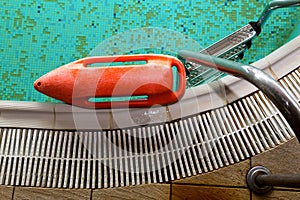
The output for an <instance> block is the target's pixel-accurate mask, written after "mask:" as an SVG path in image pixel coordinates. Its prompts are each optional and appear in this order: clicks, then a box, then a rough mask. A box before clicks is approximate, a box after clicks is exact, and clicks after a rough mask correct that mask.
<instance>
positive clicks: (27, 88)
mask: <svg viewBox="0 0 300 200" xmlns="http://www.w3.org/2000/svg"><path fill="white" fill-rule="evenodd" d="M266 3H267V1H259V0H248V1H242V0H224V1H194V0H172V1H168V0H161V1H148V0H126V1H125V0H111V1H109V0H103V1H92V0H74V1H63V0H27V1H25V0H14V1H4V0H1V1H0V30H1V32H0V41H1V43H0V53H1V60H0V77H1V78H2V81H1V83H0V92H1V97H0V99H1V100H20V101H39V102H55V100H53V99H50V98H48V97H46V96H44V95H43V94H40V93H38V92H36V91H35V90H34V88H33V82H34V81H35V80H36V79H37V78H38V77H40V76H42V75H43V74H45V73H47V72H48V71H51V70H53V69H55V68H57V67H59V66H61V65H63V64H66V63H69V62H72V61H74V60H76V59H79V58H82V57H86V56H88V55H97V54H99V55H100V54H102V55H105V54H110V55H112V54H122V53H148V52H149V53H153V52H154V53H166V54H168V52H169V53H170V54H172V53H174V52H172V51H174V50H173V49H172V50H170V49H164V48H162V47H161V43H163V42H164V41H168V42H169V44H171V46H172V44H173V46H175V47H176V46H177V47H178V48H179V47H185V46H186V47H190V48H191V49H194V50H198V49H197V48H198V47H200V48H202V47H207V46H208V45H210V44H212V43H214V42H216V41H217V40H219V39H221V38H223V37H225V36H226V35H228V34H230V33H232V32H233V31H235V30H237V29H238V28H240V27H242V26H244V25H246V24H247V23H248V22H249V21H255V20H256V19H257V18H258V17H259V16H260V13H261V12H262V10H263V9H264V5H266ZM299 11H300V9H299V8H285V9H281V10H278V11H275V12H274V13H273V14H272V16H271V17H270V19H269V21H268V22H267V23H266V26H265V27H264V30H263V32H262V34H261V35H260V36H259V37H258V38H257V39H255V41H254V44H253V46H252V49H251V50H250V51H249V52H248V53H247V54H246V57H245V59H244V60H243V62H245V63H251V62H253V61H255V60H257V59H260V58H262V57H264V56H265V55H267V54H269V53H270V52H272V51H273V50H275V49H277V48H278V47H279V46H281V45H283V44H284V43H286V42H287V41H288V40H289V39H291V38H293V37H295V36H297V35H299V34H300V33H299V31H300V30H299V28H297V29H296V26H297V24H299V19H300V12H299ZM298 26H299V25H298ZM149 27H154V28H155V29H154V30H158V31H156V32H155V34H156V35H157V37H158V38H159V37H161V39H153V38H154V36H153V35H149V36H148V42H147V43H146V44H145V43H143V41H144V40H146V39H147V37H146V38H145V37H144V36H143V37H139V35H138V34H141V30H143V31H144V30H149V29H147V28H149ZM143 28H144V29H143ZM145 28H146V29H145ZM144 32H145V31H144ZM146 32H147V31H146ZM124 33H125V36H126V37H127V36H128V37H133V38H131V39H130V38H128V40H126V37H121V38H122V40H118V39H120V37H119V35H122V34H123V36H124ZM147 34H148V33H147ZM155 37H156V36H155ZM124 38H125V39H124ZM187 38H189V39H187ZM191 41H192V42H191ZM138 43H139V44H138ZM133 44H134V45H133ZM135 44H138V45H136V46H138V47H139V49H132V50H131V51H129V52H128V51H127V50H130V47H132V45H133V46H134V47H136V46H135ZM149 44H151V46H148V48H144V49H143V48H141V47H143V45H149ZM101 45H102V46H101ZM193 45H194V46H193ZM96 47H98V48H99V47H100V49H102V50H104V51H95V48H96ZM170 48H171V47H170ZM93 50H94V51H93ZM125 50H126V51H125ZM199 50H200V49H199Z"/></svg>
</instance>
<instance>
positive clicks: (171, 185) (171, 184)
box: [169, 181, 173, 200]
mask: <svg viewBox="0 0 300 200" xmlns="http://www.w3.org/2000/svg"><path fill="white" fill-rule="evenodd" d="M172 188H173V182H172V181H171V182H170V198H169V199H170V200H172Z"/></svg>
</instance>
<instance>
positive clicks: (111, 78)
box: [34, 54, 186, 108]
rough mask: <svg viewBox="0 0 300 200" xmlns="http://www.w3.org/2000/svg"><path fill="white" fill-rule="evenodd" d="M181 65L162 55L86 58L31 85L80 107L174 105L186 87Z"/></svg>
mask: <svg viewBox="0 0 300 200" xmlns="http://www.w3.org/2000/svg"><path fill="white" fill-rule="evenodd" d="M185 76H186V74H185V68H184V65H183V64H182V63H181V61H179V60H178V59H177V58H175V57H173V56H166V55H156V54H145V55H144V54H141V55H122V56H99V57H98V56H97V57H86V58H83V59H80V60H77V61H75V62H72V63H69V64H66V65H63V66H61V67H59V68H57V69H55V70H53V71H51V72H49V73H47V74H45V75H44V76H42V77H40V78H39V79H37V80H36V81H35V82H34V87H35V89H36V90H38V91H39V92H41V93H43V94H45V95H47V96H50V97H52V98H55V99H58V100H61V101H63V102H65V103H68V104H72V105H75V106H80V107H84V108H113V107H118V108H120V107H150V106H155V105H168V104H172V103H175V102H177V101H178V100H179V99H180V98H181V97H182V96H183V94H184V92H185V87H186V80H185Z"/></svg>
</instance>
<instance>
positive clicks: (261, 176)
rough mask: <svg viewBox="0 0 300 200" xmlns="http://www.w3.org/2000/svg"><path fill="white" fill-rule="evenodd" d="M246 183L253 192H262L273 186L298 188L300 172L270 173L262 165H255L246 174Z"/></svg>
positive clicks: (299, 186) (299, 185)
mask: <svg viewBox="0 0 300 200" xmlns="http://www.w3.org/2000/svg"><path fill="white" fill-rule="evenodd" d="M247 185H248V187H249V188H250V190H252V191H253V192H255V193H258V194H264V193H267V192H269V191H270V190H272V188H273V186H279V187H289V188H300V174H272V173H271V172H270V170H268V169H267V168H266V167H263V166H256V167H253V168H251V169H250V170H249V172H248V174H247Z"/></svg>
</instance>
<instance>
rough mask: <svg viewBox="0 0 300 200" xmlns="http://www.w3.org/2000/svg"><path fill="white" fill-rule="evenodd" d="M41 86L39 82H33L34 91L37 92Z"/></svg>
mask: <svg viewBox="0 0 300 200" xmlns="http://www.w3.org/2000/svg"><path fill="white" fill-rule="evenodd" d="M41 86H42V82H41V81H40V80H36V81H35V82H34V88H35V89H36V90H39V88H40V87H41Z"/></svg>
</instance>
